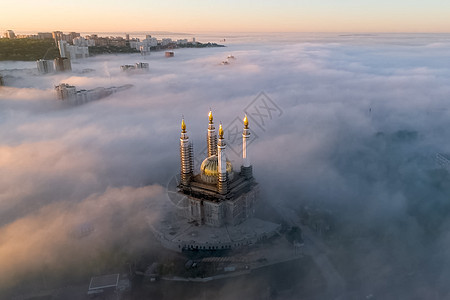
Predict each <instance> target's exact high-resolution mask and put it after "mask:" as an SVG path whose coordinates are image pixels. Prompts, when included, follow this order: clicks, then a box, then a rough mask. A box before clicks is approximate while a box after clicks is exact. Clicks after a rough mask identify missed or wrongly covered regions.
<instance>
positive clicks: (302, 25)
mask: <svg viewBox="0 0 450 300" xmlns="http://www.w3.org/2000/svg"><path fill="white" fill-rule="evenodd" d="M448 15H450V3H449V2H448V1H445V0H430V1H421V0H411V1H408V0H399V1H388V0H379V1H376V0H343V1H335V0H317V1H304V0H302V1H294V0H281V1H270V0H263V1H253V0H252V1H237V0H229V1H224V0H219V1H207V0H193V1H188V0H174V1H143V0H130V1H103V0H99V1H87V0H79V1H66V2H64V3H63V4H62V3H61V4H56V3H55V2H54V1H50V0H42V1H32V0H20V1H6V2H5V3H2V10H1V11H0V29H1V30H6V29H12V30H16V31H18V32H28V31H54V30H63V31H77V32H93V31H94V32H123V31H175V32H188V33H194V32H205V31H214V32H448V31H449V30H450V19H449V18H448Z"/></svg>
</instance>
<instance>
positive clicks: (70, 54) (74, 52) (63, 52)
mask: <svg viewBox="0 0 450 300" xmlns="http://www.w3.org/2000/svg"><path fill="white" fill-rule="evenodd" d="M58 47H59V53H60V56H61V57H67V58H70V59H71V60H76V59H79V58H86V57H88V56H89V47H79V46H73V45H69V44H68V43H67V42H66V41H62V40H60V41H58Z"/></svg>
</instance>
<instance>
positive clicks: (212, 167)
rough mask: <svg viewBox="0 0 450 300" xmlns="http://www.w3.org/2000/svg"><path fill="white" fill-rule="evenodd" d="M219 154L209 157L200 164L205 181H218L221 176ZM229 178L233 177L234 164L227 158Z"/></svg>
mask: <svg viewBox="0 0 450 300" xmlns="http://www.w3.org/2000/svg"><path fill="white" fill-rule="evenodd" d="M218 165H219V163H218V158H217V155H213V156H210V157H207V158H206V159H205V160H204V161H203V162H202V164H201V166H200V175H201V178H202V180H203V181H205V182H208V183H216V182H217V177H218V176H219V171H218ZM227 175H228V179H229V180H231V179H232V178H233V165H232V164H231V162H229V161H228V160H227Z"/></svg>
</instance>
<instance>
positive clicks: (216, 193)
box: [178, 111, 258, 227]
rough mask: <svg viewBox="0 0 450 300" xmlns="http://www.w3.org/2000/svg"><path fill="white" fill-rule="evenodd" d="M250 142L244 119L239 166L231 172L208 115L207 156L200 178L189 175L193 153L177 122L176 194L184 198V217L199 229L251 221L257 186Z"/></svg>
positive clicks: (211, 117) (185, 134)
mask: <svg viewBox="0 0 450 300" xmlns="http://www.w3.org/2000/svg"><path fill="white" fill-rule="evenodd" d="M249 138H250V129H249V127H248V118H247V116H245V118H244V128H243V130H242V162H243V163H242V166H241V170H240V172H236V171H235V170H234V169H233V166H232V164H231V163H230V161H228V159H227V158H226V146H227V144H226V142H225V139H224V138H223V129H222V124H220V126H219V138H218V139H217V136H216V131H215V127H214V122H213V115H212V112H211V111H210V112H209V125H208V133H207V135H206V141H207V145H208V146H207V149H208V155H207V157H206V158H205V160H204V161H203V162H202V164H201V167H200V174H197V175H194V173H193V157H192V156H193V149H192V144H191V143H190V142H189V137H188V135H187V132H186V124H185V122H184V119H183V120H182V122H181V137H180V158H181V176H180V177H181V180H180V184H179V186H178V187H179V192H180V193H182V194H184V195H186V196H187V197H185V201H186V203H185V205H184V207H185V208H186V209H185V210H184V217H185V218H187V219H188V220H189V221H190V222H196V223H197V224H199V225H209V226H215V227H221V226H223V225H237V224H240V223H242V222H243V221H245V220H247V219H249V218H251V217H253V215H254V212H255V209H254V206H255V202H256V196H257V192H258V184H257V183H256V182H255V180H254V178H253V174H252V173H253V172H252V166H251V164H250V161H249V158H248V156H247V141H248V139H249Z"/></svg>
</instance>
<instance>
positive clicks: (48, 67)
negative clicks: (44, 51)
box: [36, 59, 54, 74]
mask: <svg viewBox="0 0 450 300" xmlns="http://www.w3.org/2000/svg"><path fill="white" fill-rule="evenodd" d="M36 64H37V69H38V71H39V73H41V74H47V73H52V72H53V71H54V68H53V61H52V60H45V59H39V60H37V61H36Z"/></svg>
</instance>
